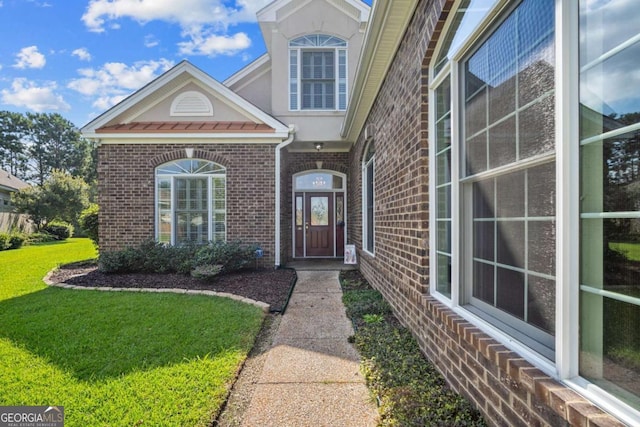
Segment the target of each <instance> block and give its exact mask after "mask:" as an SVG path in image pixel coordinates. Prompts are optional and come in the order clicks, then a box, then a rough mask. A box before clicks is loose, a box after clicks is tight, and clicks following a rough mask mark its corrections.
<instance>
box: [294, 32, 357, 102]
mask: <svg viewBox="0 0 640 427" xmlns="http://www.w3.org/2000/svg"><path fill="white" fill-rule="evenodd" d="M289 109H290V110H346V109H347V42H346V41H344V40H342V39H340V38H338V37H334V36H329V35H325V34H311V35H306V36H302V37H298V38H296V39H293V40H291V41H290V42H289Z"/></svg>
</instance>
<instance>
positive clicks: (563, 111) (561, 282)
mask: <svg viewBox="0 0 640 427" xmlns="http://www.w3.org/2000/svg"><path fill="white" fill-rule="evenodd" d="M514 3H515V2H514V1H510V0H499V1H498V2H497V3H496V4H495V5H494V7H493V8H492V10H491V11H490V12H489V13H488V14H487V16H486V17H485V18H484V19H483V21H482V22H481V23H480V24H479V25H478V26H477V28H476V29H475V30H474V31H473V32H472V33H471V34H470V35H469V36H468V37H467V39H466V40H465V41H464V42H463V43H462V44H461V46H460V48H459V49H458V51H457V53H456V54H455V55H454V56H453V57H452V58H451V59H450V61H449V62H448V64H447V65H445V66H444V67H443V68H442V69H441V70H440V71H439V73H438V74H437V75H435V74H434V69H433V67H434V65H435V62H436V59H437V57H438V51H437V50H436V53H435V54H434V57H433V58H434V60H433V61H432V64H430V68H429V82H430V85H429V93H428V96H429V105H430V106H431V107H430V108H429V135H435V134H436V132H435V130H436V129H435V111H434V110H435V108H434V107H433V106H434V105H435V101H436V100H435V89H436V88H437V87H438V86H439V85H440V84H441V83H442V82H443V80H444V79H445V78H446V76H447V75H450V76H451V82H452V85H451V90H452V93H451V111H452V115H451V120H452V124H451V129H452V146H453V147H455V149H453V150H452V153H451V174H452V189H451V210H452V213H451V215H452V234H451V238H452V242H451V250H452V277H451V281H452V289H451V298H448V297H446V296H444V295H442V294H440V293H438V292H437V290H436V277H435V275H433V274H432V275H431V276H430V294H431V295H432V296H433V297H434V298H435V299H437V300H438V301H440V302H442V303H443V304H444V305H446V306H447V307H449V308H451V309H452V310H453V311H454V312H455V313H456V314H458V315H460V316H461V317H463V318H464V319H466V320H467V321H469V322H471V323H473V324H474V325H476V326H477V327H478V328H479V329H481V330H482V331H483V332H485V333H487V334H488V335H489V336H491V337H493V338H494V339H495V340H497V341H498V342H500V343H502V344H503V345H504V346H505V347H507V348H509V349H511V350H513V351H515V352H517V353H519V354H520V355H521V356H523V357H524V358H525V359H526V360H528V361H529V362H530V363H532V364H533V365H534V366H536V367H538V368H539V369H541V370H542V371H543V372H544V373H545V374H547V375H549V376H551V377H552V378H555V379H556V380H558V381H560V382H562V383H563V384H565V385H567V386H568V387H570V388H573V389H575V390H576V391H578V392H579V393H580V394H582V395H583V396H584V397H585V398H587V399H589V400H590V401H592V402H593V403H595V404H596V405H598V406H600V407H602V408H603V409H605V410H606V411H608V412H610V413H612V414H615V416H616V417H618V418H619V419H620V420H622V421H623V422H625V423H628V424H629V425H634V424H635V423H637V420H638V419H640V411H638V410H637V409H634V408H632V407H631V406H629V405H627V404H626V403H624V402H622V401H621V400H619V399H617V398H616V397H614V396H612V395H611V394H609V393H607V392H606V391H604V390H602V389H601V388H599V387H598V386H596V385H595V384H593V383H591V382H589V381H587V380H586V379H584V378H582V377H580V376H579V352H580V346H579V336H580V334H579V327H580V319H579V307H580V305H579V300H580V299H579V298H580V288H579V283H578V279H577V278H578V277H580V260H579V256H578V254H580V225H579V224H580V221H579V218H580V175H579V172H580V146H579V143H578V142H579V141H580V139H579V135H580V133H579V117H580V115H579V79H578V76H579V71H580V66H579V59H578V53H579V51H580V44H579V38H578V34H579V10H578V3H577V2H576V1H574V0H555V14H556V22H555V61H556V62H555V97H556V100H555V141H556V144H555V146H556V147H555V148H556V152H555V153H556V154H555V161H556V223H557V224H556V314H555V315H556V319H555V361H551V360H549V359H547V358H545V357H543V356H541V355H540V354H539V353H537V352H535V351H533V350H532V349H531V348H530V347H528V346H526V345H524V344H523V343H521V342H518V341H516V340H514V338H513V337H512V336H510V335H508V334H506V333H504V332H503V331H502V330H500V329H498V328H496V327H495V326H494V325H492V324H490V323H488V322H486V321H485V320H483V319H482V318H480V317H478V316H476V315H474V314H473V313H471V312H469V311H468V310H466V309H465V308H464V307H462V306H461V305H460V303H461V301H462V300H463V299H464V296H463V295H460V291H461V290H463V289H464V287H462V286H461V283H460V281H461V277H460V268H461V266H460V264H461V262H460V250H461V247H460V238H461V236H460V233H461V232H465V230H461V229H460V226H461V222H460V221H461V220H460V212H461V206H460V200H461V199H460V198H461V194H460V185H459V177H460V170H459V165H460V150H459V146H458V140H459V137H460V136H459V129H460V123H459V119H460V117H459V111H460V100H459V99H460V94H459V90H458V88H459V85H458V84H453V82H459V81H460V79H459V72H458V70H459V68H460V64H461V61H462V60H463V58H464V56H465V55H466V54H467V52H469V49H470V48H471V47H472V44H474V43H475V42H476V41H478V40H480V39H481V38H482V37H483V35H484V33H485V32H486V30H487V27H489V26H490V25H492V24H493V23H494V22H495V20H496V18H497V17H498V15H500V14H501V13H502V12H503V11H504V10H505V9H506V8H508V7H510V6H511V5H513V4H514ZM459 4H460V1H457V2H456V4H455V5H454V7H453V8H452V11H453V12H455V11H456V9H457V7H458V6H459ZM453 15H454V13H450V14H449V16H453ZM447 25H449V23H447V24H446V25H445V29H446V28H447ZM442 34H446V30H445V31H443V33H442ZM438 48H440V46H438ZM454 112H455V113H454ZM435 151H436V148H435V141H430V144H429V168H430V169H429V170H430V171H432V172H431V174H435V173H436V158H435V155H436V152H435ZM454 177H455V178H454ZM435 202H436V197H435V179H433V175H432V179H430V180H429V204H430V206H435ZM429 227H430V229H431V230H435V229H436V228H435V227H436V213H435V210H434V209H431V210H430V214H429ZM435 239H436V235H435V233H433V232H432V233H430V237H429V244H430V251H429V257H430V266H431V268H432V269H433V268H434V266H435V265H436V263H435V260H436V251H435V248H436V240H435ZM432 271H433V270H432Z"/></svg>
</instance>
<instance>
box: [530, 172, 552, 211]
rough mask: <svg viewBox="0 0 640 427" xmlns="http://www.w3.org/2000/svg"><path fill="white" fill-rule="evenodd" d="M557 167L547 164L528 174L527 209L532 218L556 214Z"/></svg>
mask: <svg viewBox="0 0 640 427" xmlns="http://www.w3.org/2000/svg"><path fill="white" fill-rule="evenodd" d="M555 168H556V165H555V163H546V164H544V165H541V166H536V167H533V168H531V169H529V170H528V172H527V200H528V204H527V209H528V216H530V217H545V216H546V217H548V216H555V214H556V209H555V206H556V169H555Z"/></svg>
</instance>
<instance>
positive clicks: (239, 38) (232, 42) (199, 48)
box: [178, 33, 251, 56]
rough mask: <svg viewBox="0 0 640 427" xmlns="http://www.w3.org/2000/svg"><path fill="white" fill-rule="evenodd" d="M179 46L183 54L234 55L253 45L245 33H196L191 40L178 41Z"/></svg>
mask: <svg viewBox="0 0 640 427" xmlns="http://www.w3.org/2000/svg"><path fill="white" fill-rule="evenodd" d="M178 46H179V47H180V53H181V54H183V55H207V56H216V55H234V54H236V53H238V52H240V51H242V50H244V49H246V48H248V47H249V46H251V39H249V37H248V36H247V35H246V34H245V33H236V34H234V35H233V36H217V35H215V34H212V35H208V36H205V37H202V36H198V35H194V36H193V37H192V39H191V41H188V42H181V43H178Z"/></svg>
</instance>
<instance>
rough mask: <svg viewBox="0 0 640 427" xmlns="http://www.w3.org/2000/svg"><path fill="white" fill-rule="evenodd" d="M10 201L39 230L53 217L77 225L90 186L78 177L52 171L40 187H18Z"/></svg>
mask: <svg viewBox="0 0 640 427" xmlns="http://www.w3.org/2000/svg"><path fill="white" fill-rule="evenodd" d="M12 200H13V204H14V205H15V209H16V211H17V212H19V213H24V214H27V215H29V217H30V218H31V220H32V221H33V222H34V224H35V225H36V227H37V228H38V229H41V228H42V226H43V225H45V224H46V223H48V222H51V221H54V220H61V221H66V222H68V223H70V224H73V225H74V226H76V225H78V219H79V217H80V214H81V212H82V211H83V210H84V209H86V208H87V207H88V206H89V186H88V185H87V183H86V182H84V179H82V178H81V177H73V176H71V175H69V174H68V173H66V172H63V171H57V170H54V171H53V172H52V173H51V176H50V177H49V178H48V179H47V180H46V181H45V182H44V184H43V185H42V186H33V187H27V188H25V189H23V190H20V191H18V192H17V193H14V194H13V195H12Z"/></svg>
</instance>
